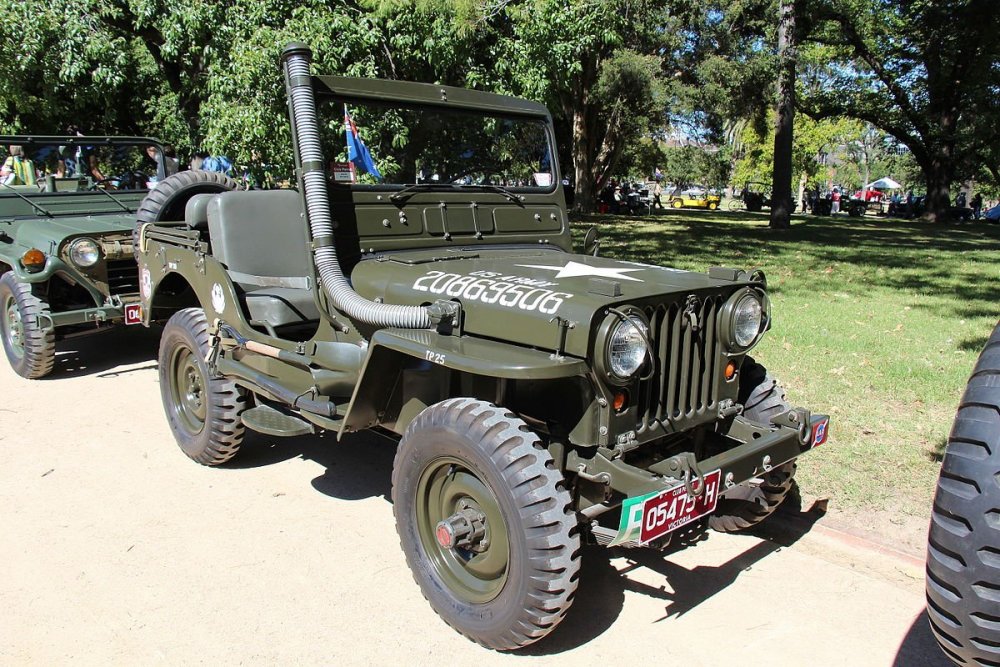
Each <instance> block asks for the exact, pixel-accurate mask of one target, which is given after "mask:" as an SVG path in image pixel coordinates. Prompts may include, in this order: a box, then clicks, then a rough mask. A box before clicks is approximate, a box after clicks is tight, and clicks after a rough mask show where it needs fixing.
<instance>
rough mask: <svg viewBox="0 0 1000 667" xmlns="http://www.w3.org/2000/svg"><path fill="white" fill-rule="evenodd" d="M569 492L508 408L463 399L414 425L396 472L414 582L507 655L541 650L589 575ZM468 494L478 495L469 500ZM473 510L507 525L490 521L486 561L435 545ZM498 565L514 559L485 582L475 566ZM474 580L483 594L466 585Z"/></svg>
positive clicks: (459, 625) (434, 409) (446, 615)
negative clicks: (495, 561) (467, 507)
mask: <svg viewBox="0 0 1000 667" xmlns="http://www.w3.org/2000/svg"><path fill="white" fill-rule="evenodd" d="M563 482H564V480H563V477H562V475H561V474H560V473H559V472H558V471H557V470H556V469H555V466H554V465H553V462H552V458H551V456H549V453H548V451H547V450H546V449H544V448H543V447H542V445H541V442H540V441H539V439H538V436H537V435H535V434H534V433H532V432H531V431H530V430H529V429H528V427H527V426H526V425H525V423H524V422H523V421H522V420H521V419H519V418H517V417H516V416H515V415H513V414H511V413H509V412H507V411H506V410H504V409H503V408H499V407H496V406H494V405H491V404H489V403H486V402H483V401H478V400H475V399H471V398H455V399H449V400H446V401H443V402H441V403H438V404H436V405H433V406H431V407H429V408H427V409H425V410H424V411H423V412H421V413H420V414H419V415H417V417H416V418H415V419H414V420H413V422H411V423H410V425H409V426H408V427H407V429H406V432H405V433H404V434H403V438H402V440H401V441H400V443H399V448H398V450H397V452H396V460H395V463H394V465H393V471H392V501H393V512H394V514H395V517H396V530H397V531H398V533H399V540H400V544H401V546H402V548H403V553H404V554H405V555H406V561H407V563H408V564H409V567H410V570H411V571H412V573H413V578H414V579H415V580H416V582H417V584H418V585H419V586H420V590H421V592H422V593H423V595H424V597H425V598H426V599H427V601H428V602H430V604H431V607H433V609H434V611H435V612H437V614H438V615H439V616H441V618H442V619H444V621H445V622H446V623H448V624H449V625H450V626H452V627H453V628H454V629H455V630H457V631H458V632H460V633H461V634H463V635H465V636H466V637H468V638H469V639H471V640H472V641H474V642H477V643H479V644H482V645H483V646H486V647H488V648H492V649H496V650H501V651H504V650H512V649H517V648H520V647H522V646H526V645H528V644H530V643H532V642H535V641H537V640H539V639H541V638H542V637H544V636H545V635H547V634H548V633H549V632H550V631H551V630H552V629H553V628H555V626H556V625H558V624H559V622H560V621H561V620H562V619H563V617H564V615H565V614H566V611H567V610H568V609H569V607H570V605H571V604H572V601H573V596H574V594H575V592H576V587H577V576H578V573H579V570H580V537H579V533H578V528H577V521H576V518H575V516H574V514H573V512H572V509H571V503H572V498H571V497H570V494H569V492H568V491H567V490H566V488H565V486H564V483H563ZM466 488H472V489H478V491H476V492H475V493H473V494H472V495H471V496H468V497H461V490H462V489H466ZM481 489H486V491H483V490H481ZM469 501H471V502H473V503H478V506H479V507H482V508H483V510H484V513H485V514H486V515H487V516H491V515H492V516H494V518H495V517H498V516H499V517H501V518H502V522H499V523H501V525H499V526H497V525H494V524H495V523H497V521H495V520H488V521H487V523H486V525H487V529H486V531H487V532H486V534H487V537H488V539H489V545H488V548H486V550H485V551H484V552H482V553H478V554H473V553H472V552H470V551H465V550H463V549H460V548H455V549H447V548H445V547H442V546H440V544H439V543H438V542H437V541H436V540H435V539H434V535H433V531H432V530H431V531H430V532H431V534H430V535H428V530H429V529H430V527H431V525H432V524H433V522H434V520H435V519H437V520H440V518H444V517H443V516H441V517H439V516H438V515H444V514H446V513H449V512H454V511H455V510H454V507H455V506H456V503H457V504H458V506H461V504H462V503H466V502H469ZM491 503H492V505H491ZM489 508H492V509H489ZM501 531H502V532H501ZM504 537H505V540H506V543H507V548H506V549H503V548H502V545H503V543H504ZM493 549H496V550H497V551H496V552H492V551H491V550H493ZM504 554H506V556H504ZM494 557H499V558H500V559H503V558H504V557H505V558H506V561H505V563H504V571H503V574H502V576H501V575H495V576H494V575H492V574H487V575H482V576H478V578H477V575H475V572H474V567H477V566H478V565H477V561H476V560H475V559H476V558H479V559H480V561H479V562H480V563H482V562H483V560H482V559H490V558H494ZM456 572H457V573H458V577H459V578H456V575H455V573H456ZM464 575H469V576H470V577H472V579H470V581H472V582H473V585H474V587H476V588H475V589H474V587H473V585H470V586H469V587H468V588H467V587H466V586H465V584H464V583H462V582H463V580H462V579H461V577H462V576H464ZM491 577H492V578H491ZM453 582H457V583H453Z"/></svg>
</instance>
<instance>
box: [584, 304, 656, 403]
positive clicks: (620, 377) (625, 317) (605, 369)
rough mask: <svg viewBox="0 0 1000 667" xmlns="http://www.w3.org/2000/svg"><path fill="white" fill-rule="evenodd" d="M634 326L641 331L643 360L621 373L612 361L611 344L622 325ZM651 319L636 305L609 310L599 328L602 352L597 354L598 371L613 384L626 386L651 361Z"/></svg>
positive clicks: (598, 339) (598, 346)
mask: <svg viewBox="0 0 1000 667" xmlns="http://www.w3.org/2000/svg"><path fill="white" fill-rule="evenodd" d="M626 326H634V327H636V328H637V329H639V331H640V332H641V335H640V336H639V339H640V340H639V343H640V344H641V345H642V350H641V351H640V354H641V361H640V362H639V364H638V365H637V366H636V367H635V369H634V370H633V371H632V372H631V373H619V372H618V371H616V370H615V364H613V363H612V350H611V344H612V342H613V341H614V339H615V336H616V335H617V333H618V332H619V329H620V328H621V327H626ZM649 330H650V329H649V320H648V319H646V316H645V314H644V313H643V312H642V311H641V310H639V309H638V308H636V307H634V306H629V307H625V308H621V309H618V310H617V312H609V313H608V316H607V317H605V318H604V321H603V322H601V325H600V327H599V328H598V333H597V336H598V337H597V341H598V345H597V349H598V350H600V354H597V355H595V361H596V365H597V369H598V371H600V373H601V375H603V376H604V378H605V379H606V380H607V381H608V382H610V383H611V384H613V385H617V386H625V385H628V384H631V383H632V382H633V381H635V380H636V378H637V377H638V376H639V374H640V372H641V371H642V369H643V368H645V367H646V366H647V364H648V363H649V359H650V356H651V354H652V350H650V349H649V345H648V342H649Z"/></svg>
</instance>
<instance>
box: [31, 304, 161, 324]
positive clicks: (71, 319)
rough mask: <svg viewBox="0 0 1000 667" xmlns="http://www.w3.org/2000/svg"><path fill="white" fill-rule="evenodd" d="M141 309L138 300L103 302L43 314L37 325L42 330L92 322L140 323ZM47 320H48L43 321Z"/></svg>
mask: <svg viewBox="0 0 1000 667" xmlns="http://www.w3.org/2000/svg"><path fill="white" fill-rule="evenodd" d="M141 318H142V310H141V308H140V305H139V303H138V302H136V303H122V304H104V305H102V306H94V307H92V308H79V309H77V310H64V311H62V312H59V313H49V314H47V315H43V316H42V318H41V320H42V321H41V322H39V325H40V327H41V328H42V329H44V330H49V329H58V328H60V327H68V326H76V325H80V324H93V325H95V326H101V325H105V324H108V325H111V324H122V323H124V324H141ZM45 320H48V321H45Z"/></svg>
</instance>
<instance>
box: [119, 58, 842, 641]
mask: <svg viewBox="0 0 1000 667" xmlns="http://www.w3.org/2000/svg"><path fill="white" fill-rule="evenodd" d="M310 62H311V53H310V51H309V49H308V48H307V47H305V46H302V45H295V44H292V45H289V46H288V47H287V48H286V50H285V51H284V54H283V67H284V76H285V81H286V87H287V93H288V99H289V110H290V117H291V127H292V136H293V138H294V144H295V158H296V162H297V169H298V172H297V173H298V186H299V189H298V190H297V191H292V190H285V191H258V192H253V191H250V192H228V193H224V194H219V195H200V196H197V197H192V198H190V199H189V200H188V201H187V203H186V207H185V214H184V218H183V219H177V220H175V221H169V222H160V223H158V224H143V225H140V228H139V232H138V235H139V254H138V257H139V265H140V273H141V286H142V304H143V307H144V309H143V316H144V317H145V318H146V319H147V321H149V320H159V319H164V318H167V317H169V321H168V322H167V324H166V327H165V329H164V331H163V336H162V339H161V345H160V356H159V366H160V370H159V373H160V386H161V392H162V397H163V404H164V408H165V410H166V414H167V419H168V422H169V424H170V427H171V429H172V430H173V434H174V436H175V438H176V439H177V442H178V444H179V445H180V447H181V449H182V450H183V451H184V453H185V454H187V455H188V456H189V457H191V458H192V459H194V460H195V461H197V462H199V463H203V464H206V465H215V464H220V463H223V462H225V461H227V460H229V459H230V458H231V457H233V456H234V455H236V454H237V451H238V450H239V448H240V444H241V442H242V441H243V438H244V434H245V430H246V429H251V430H254V431H258V432H261V433H266V434H270V435H300V434H306V433H313V432H317V431H320V430H327V431H332V432H335V433H336V434H337V435H338V437H339V436H343V435H344V434H348V433H352V432H355V431H360V430H363V429H377V430H379V431H382V432H384V433H386V434H390V435H393V436H395V437H399V438H400V439H399V444H398V450H397V454H396V459H395V463H394V467H393V472H392V487H393V491H392V502H393V506H394V512H395V516H396V527H397V531H398V533H399V538H400V543H401V546H402V549H403V551H404V553H405V556H406V559H407V561H408V563H409V565H410V568H411V569H412V571H413V575H414V578H415V579H416V581H417V583H418V584H419V586H420V587H421V589H422V591H423V594H424V595H425V597H426V598H427V599H428V600H429V601H430V603H431V605H432V607H433V608H434V609H435V611H436V612H437V613H438V614H439V615H440V616H441V617H442V618H443V619H444V620H445V621H446V622H448V623H449V624H450V625H452V626H453V627H454V628H455V629H456V630H458V631H459V632H461V633H462V634H464V635H466V636H467V637H469V638H470V639H472V640H474V641H476V642H479V643H480V644H483V645H485V646H488V647H492V648H495V649H501V650H505V649H515V648H518V647H521V646H524V645H526V644H529V643H531V642H533V641H536V640H537V639H539V638H541V637H543V636H544V635H546V634H547V633H548V632H549V631H551V630H552V629H553V628H554V627H555V626H556V625H557V624H558V623H559V622H560V620H561V619H562V618H563V616H564V615H565V613H566V611H567V609H568V608H569V606H570V604H571V602H572V600H573V597H574V593H575V590H576V587H577V577H578V573H579V569H580V546H581V542H582V541H583V540H592V541H596V542H598V543H604V544H611V545H622V546H630V547H640V546H650V547H654V548H655V547H662V546H664V545H665V544H666V543H667V542H668V541H669V539H670V537H671V534H672V532H673V531H675V530H677V529H678V528H681V527H683V526H685V525H687V524H689V523H691V522H694V521H697V520H699V519H702V518H703V517H705V518H707V521H708V522H709V523H710V525H711V526H713V527H715V528H717V529H720V530H725V531H733V530H741V529H744V528H747V527H750V526H752V525H754V524H756V523H758V522H759V521H761V520H762V519H764V518H765V517H766V516H768V515H769V514H770V513H771V512H772V511H773V510H774V509H775V507H776V506H777V505H778V504H779V503H780V502H781V501H782V500H783V498H784V497H785V495H786V494H787V493H788V491H789V489H790V487H791V484H792V475H793V473H794V471H795V459H796V457H798V456H799V455H800V454H802V453H803V452H806V451H808V450H809V449H811V448H813V447H815V446H817V445H819V444H821V443H822V442H824V441H825V439H826V433H827V431H826V426H827V419H826V417H821V416H815V415H810V413H809V412H808V411H807V410H804V409H801V408H795V409H793V408H791V407H790V406H789V405H788V404H787V403H786V402H785V396H784V393H783V391H782V390H781V388H780V387H779V386H778V385H777V384H776V383H775V381H774V380H773V379H771V378H770V376H768V375H767V373H766V372H765V370H764V369H763V368H762V367H761V366H760V365H759V364H756V363H755V362H754V361H753V360H752V359H751V358H750V357H748V356H747V352H748V351H749V350H750V349H751V348H752V347H753V346H754V345H756V344H757V342H758V341H759V340H760V338H761V336H762V335H763V334H764V332H765V331H766V330H767V329H768V327H769V325H770V310H769V301H768V296H767V289H766V281H765V278H764V275H763V274H762V273H761V272H759V271H758V272H752V273H748V272H746V271H742V270H737V269H725V268H713V269H709V270H708V273H707V274H698V273H691V272H687V271H679V270H675V269H669V268H663V267H657V266H648V265H644V264H636V263H631V262H620V261H612V260H609V259H603V258H599V257H596V256H594V255H575V254H572V250H571V241H570V230H569V221H568V218H567V214H566V208H565V202H564V198H563V193H562V190H561V188H560V185H559V184H560V174H559V169H558V165H557V161H556V151H555V149H554V146H553V128H552V121H551V118H550V116H549V114H548V112H547V111H546V109H545V108H544V107H543V106H541V105H539V104H536V103H534V102H528V101H524V100H519V99H513V98H510V97H503V96H499V95H492V94H487V93H482V92H474V91H470V90H461V89H455V88H449V87H445V86H437V85H425V84H418V83H407V82H399V81H392V82H390V81H377V80H367V79H350V78H337V77H328V76H311V75H310ZM359 139H363V140H364V145H362V142H361V141H359ZM345 144H348V145H350V148H347V147H345ZM349 158H350V159H349ZM168 183H169V179H168Z"/></svg>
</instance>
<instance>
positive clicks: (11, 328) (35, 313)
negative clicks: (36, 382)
mask: <svg viewBox="0 0 1000 667" xmlns="http://www.w3.org/2000/svg"><path fill="white" fill-rule="evenodd" d="M0 317H2V318H3V319H2V321H0V335H2V336H3V351H4V353H5V354H6V355H7V361H9V362H10V367H11V368H13V369H14V372H15V373H17V374H18V375H20V376H21V377H23V378H28V379H29V380H33V379H37V378H40V377H44V376H46V375H48V374H49V373H51V372H52V367H53V365H54V364H55V360H56V346H55V334H54V333H53V331H52V328H51V327H48V328H47V327H46V326H45V320H47V319H48V317H49V307H48V305H47V304H46V303H45V302H44V301H42V300H41V299H39V298H38V297H36V296H35V295H34V294H32V293H31V286H30V285H26V284H24V283H22V282H21V281H19V280H18V279H17V276H15V275H14V273H13V272H12V271H8V272H7V273H5V274H3V276H2V277H0Z"/></svg>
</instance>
